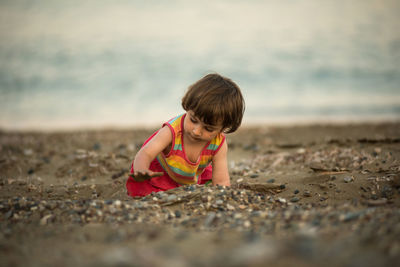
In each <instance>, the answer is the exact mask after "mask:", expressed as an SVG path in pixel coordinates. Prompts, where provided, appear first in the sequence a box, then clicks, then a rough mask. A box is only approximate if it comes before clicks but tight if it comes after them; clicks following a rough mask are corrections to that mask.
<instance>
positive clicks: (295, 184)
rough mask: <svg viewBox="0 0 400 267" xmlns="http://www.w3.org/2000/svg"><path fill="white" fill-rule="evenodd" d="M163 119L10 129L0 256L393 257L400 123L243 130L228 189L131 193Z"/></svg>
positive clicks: (191, 259)
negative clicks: (148, 125)
mask: <svg viewBox="0 0 400 267" xmlns="http://www.w3.org/2000/svg"><path fill="white" fill-rule="evenodd" d="M154 130H155V129H131V130H97V131H94V130H92V131H70V132H43V133H42V132H9V131H0V258H1V260H0V265H1V266H267V265H273V266H293V265H294V264H295V265H296V266H321V265H324V266H360V267H361V266H363V267H364V266H394V265H395V264H398V262H399V261H400V239H399V236H400V124H399V123H380V124H378V123H370V124H352V125H350V124H343V125H306V126H291V127H289V126H287V127H283V126H280V127H277V126H259V127H247V128H246V127H243V128H241V129H240V130H238V131H237V132H236V133H234V134H231V135H228V142H229V143H228V144H229V162H228V164H229V171H230V175H231V182H232V186H231V187H220V186H217V187H213V186H207V187H206V186H199V185H196V186H185V187H180V188H177V189H173V190H170V191H167V192H162V193H157V194H152V195H149V196H147V197H144V198H135V199H134V198H130V197H128V196H127V195H126V189H125V182H126V179H127V177H128V173H129V167H130V164H131V161H132V160H133V158H134V155H135V153H136V152H137V150H138V148H139V147H140V146H141V145H142V143H143V141H144V140H145V139H146V138H147V137H148V136H149V135H150V134H151V133H152V132H153V131H154Z"/></svg>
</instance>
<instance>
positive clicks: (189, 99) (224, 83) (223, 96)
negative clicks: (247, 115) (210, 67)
mask: <svg viewBox="0 0 400 267" xmlns="http://www.w3.org/2000/svg"><path fill="white" fill-rule="evenodd" d="M182 107H183V109H184V110H186V111H189V110H191V111H193V112H194V114H195V116H196V117H198V118H199V119H200V120H201V121H203V122H204V123H206V124H209V125H217V124H220V123H222V129H223V131H224V132H226V133H233V132H234V131H236V130H237V128H239V126H240V124H241V123H242V118H243V113H244V109H245V103H244V99H243V96H242V93H241V92H240V88H239V86H238V85H237V84H236V83H234V82H233V81H232V80H231V79H229V78H226V77H223V76H221V75H219V74H216V73H214V74H208V75H206V76H204V77H203V78H201V79H200V80H198V81H197V82H196V83H194V84H192V85H191V86H189V89H188V91H187V92H186V94H185V95H184V96H183V98H182Z"/></svg>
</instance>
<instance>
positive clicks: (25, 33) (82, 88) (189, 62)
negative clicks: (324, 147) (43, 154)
mask: <svg viewBox="0 0 400 267" xmlns="http://www.w3.org/2000/svg"><path fill="white" fill-rule="evenodd" d="M399 14H400V1H396V0H376V1H375V0H352V1H345V0H303V1H300V0H285V1H282V0H281V1H272V0H269V1H261V0H213V1H208V0H204V1H191V0H168V1H162V0H146V1H135V0H132V1H127V0H114V1H106V0H88V1H82V0H80V1H77V0H69V1H50V0H38V1H28V0H12V1H6V0H2V1H0V129H3V130H69V129H83V128H85V129H86V128H96V129H97V128H129V127H153V126H157V125H160V124H161V123H163V122H164V121H166V120H168V119H169V118H171V117H173V116H175V115H177V114H180V113H183V112H184V111H183V109H182V107H181V98H182V96H183V95H184V93H185V91H186V90H187V88H188V86H190V85H191V84H193V83H194V82H195V81H197V80H198V79H200V78H201V77H203V76H204V75H206V74H208V73H214V72H217V73H220V74H221V75H224V76H227V77H229V78H231V79H232V80H234V81H235V82H236V83H237V84H238V85H239V86H240V88H241V89H242V93H243V95H244V98H245V102H246V110H245V115H244V119H243V125H262V124H299V123H336V122H339V123H342V122H344V123H363V122H369V121H377V122H381V121H399V119H400V31H399V29H400V16H399Z"/></svg>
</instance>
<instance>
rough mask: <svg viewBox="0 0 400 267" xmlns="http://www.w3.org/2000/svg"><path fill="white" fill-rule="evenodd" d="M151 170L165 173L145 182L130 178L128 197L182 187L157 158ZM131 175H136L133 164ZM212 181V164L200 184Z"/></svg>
mask: <svg viewBox="0 0 400 267" xmlns="http://www.w3.org/2000/svg"><path fill="white" fill-rule="evenodd" d="M157 132H158V131H157ZM157 132H155V133H154V134H153V135H152V136H150V137H149V138H148V139H147V140H146V142H144V144H143V146H144V145H146V144H147V143H148V142H149V141H150V140H151V139H152V138H153V137H154V136H155V135H156V134H157ZM149 169H150V170H151V171H154V172H163V173H164V174H163V175H162V176H159V177H154V178H151V179H150V180H146V181H143V182H137V181H135V180H134V179H133V178H132V177H129V178H128V180H127V182H126V189H127V191H128V195H130V196H146V195H148V194H151V193H152V192H159V191H166V190H169V189H173V188H176V187H179V186H181V185H180V184H178V183H177V182H175V181H174V180H172V179H171V178H170V177H169V175H168V174H167V173H166V171H165V170H164V168H163V167H162V166H161V164H160V163H159V161H158V160H157V158H155V159H154V160H153V161H152V162H151V164H150V167H149ZM130 173H134V166H133V163H132V164H131V171H130ZM211 179H212V165H211V164H210V165H208V166H207V167H206V168H205V169H204V171H203V173H202V174H200V176H199V180H198V184H205V183H206V182H207V181H210V180H211Z"/></svg>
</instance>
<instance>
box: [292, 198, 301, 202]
mask: <svg viewBox="0 0 400 267" xmlns="http://www.w3.org/2000/svg"><path fill="white" fill-rule="evenodd" d="M299 200H300V198H298V197H293V198H292V199H290V202H298V201H299Z"/></svg>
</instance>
